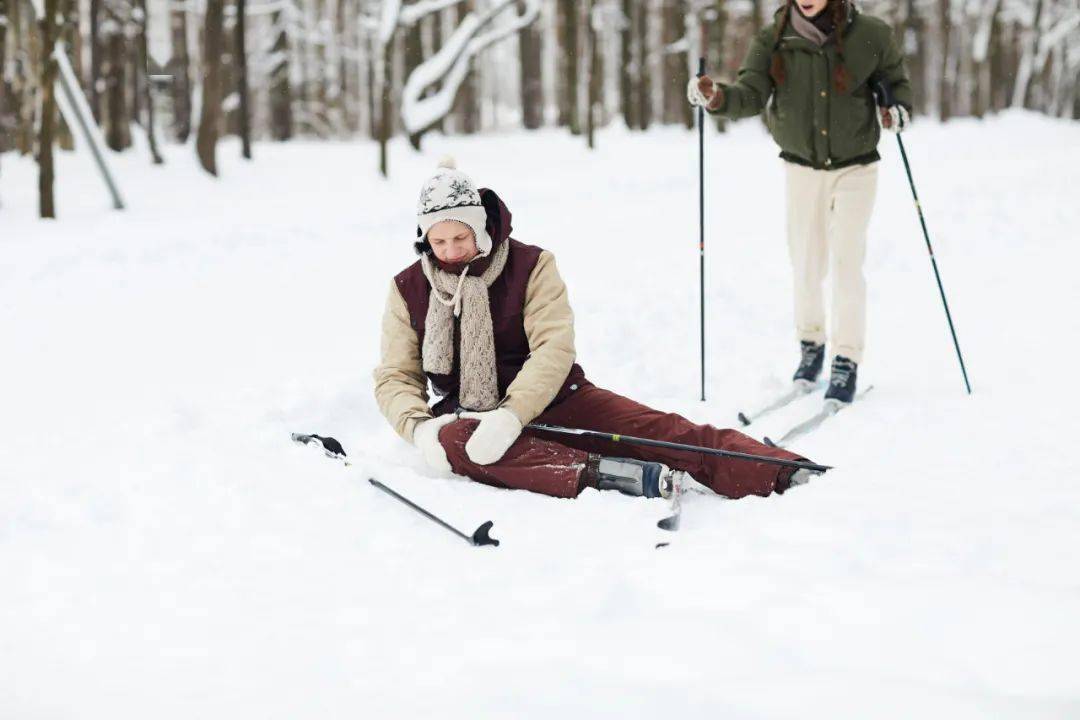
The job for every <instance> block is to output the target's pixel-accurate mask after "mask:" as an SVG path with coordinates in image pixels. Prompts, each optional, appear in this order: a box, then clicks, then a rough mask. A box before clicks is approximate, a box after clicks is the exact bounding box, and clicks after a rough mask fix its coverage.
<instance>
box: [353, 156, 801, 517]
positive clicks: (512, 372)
mask: <svg viewBox="0 0 1080 720" xmlns="http://www.w3.org/2000/svg"><path fill="white" fill-rule="evenodd" d="M417 224H418V226H419V227H418V228H417V236H418V238H419V240H418V241H417V242H416V243H415V244H414V248H415V250H416V252H417V254H419V255H420V259H419V260H418V261H417V262H415V263H413V264H412V265H410V266H409V267H408V268H406V269H405V270H403V271H402V272H401V273H399V274H398V275H397V276H395V277H394V279H393V282H391V284H390V294H389V297H388V299H387V303H386V312H385V315H384V317H383V326H382V349H381V352H382V360H381V362H380V364H379V366H378V367H377V368H376V369H375V372H374V377H375V397H376V400H377V401H378V404H379V409H380V410H381V411H382V413H383V415H384V416H385V417H386V419H387V420H388V421H389V422H390V424H391V425H392V426H393V428H394V430H395V431H397V433H398V434H399V435H401V437H403V438H404V439H405V440H408V441H410V442H412V443H413V444H414V445H416V446H417V447H418V448H419V449H420V450H421V452H422V453H423V455H424V459H425V460H426V462H427V463H428V465H429V466H431V467H432V468H434V469H435V470H437V471H439V472H443V473H448V472H449V471H451V470H453V471H454V472H456V473H458V474H460V475H465V476H467V477H469V478H472V479H473V480H476V481H478V482H482V483H486V484H488V485H494V486H496V487H504V488H517V489H525V490H532V491H534V492H540V493H544V494H547V495H554V496H557V497H576V496H577V495H578V494H579V493H580V492H581V490H582V489H583V488H585V487H595V488H600V489H615V490H620V491H622V492H625V493H628V494H633V495H644V496H647V497H656V496H658V495H667V494H668V491H669V490H670V482H671V478H670V476H671V472H672V470H680V471H685V472H687V473H689V474H690V475H691V476H692V477H693V478H694V479H695V480H697V481H698V482H700V483H702V484H704V485H706V486H708V487H710V488H712V489H713V490H715V491H716V492H718V493H720V494H722V495H726V496H728V497H732V498H738V497H743V496H745V495H750V494H754V495H762V496H764V495H769V494H770V493H772V492H784V491H785V490H786V489H787V488H789V487H791V485H793V484H798V483H800V482H802V481H804V480H805V479H806V475H807V474H808V472H807V471H806V470H801V469H800V470H797V471H796V470H794V468H791V467H779V466H777V465H773V464H769V463H765V462H760V461H747V460H741V459H730V458H725V457H716V456H712V455H704V454H702V453H695V452H688V451H680V450H669V449H664V448H652V447H640V446H634V445H629V446H628V445H623V444H617V443H615V442H613V441H608V440H597V439H592V438H585V437H580V436H560V439H559V441H558V442H555V441H553V440H550V439H545V438H543V437H540V436H539V435H536V434H534V433H533V431H531V430H523V428H524V426H525V425H527V424H529V423H531V422H533V421H534V420H535V421H537V422H542V423H548V424H552V425H563V426H571V427H574V428H579V429H583V430H598V431H605V432H618V433H622V434H626V435H637V436H644V437H648V438H652V439H655V440H665V441H670V442H679V443H684V444H692V445H698V446H707V447H712V448H720V449H725V450H734V451H739V452H747V453H753V454H757V455H765V456H768V457H772V458H784V459H789V460H800V459H802V458H800V457H799V456H797V455H794V454H792V453H790V452H787V451H785V450H780V449H778V448H771V447H768V446H766V445H763V444H761V443H759V442H757V441H756V440H753V439H752V438H749V437H747V436H746V435H743V434H742V433H740V432H737V431H735V430H721V429H717V428H714V427H712V426H711V425H696V424H694V423H691V422H690V421H689V420H687V419H685V418H683V417H681V416H679V415H675V414H672V413H663V412H659V411H657V410H653V409H651V408H648V407H646V406H644V405H642V404H640V403H637V402H634V401H633V400H630V399H627V398H625V397H621V396H619V395H616V394H615V393H613V392H610V391H608V390H604V389H601V388H599V387H596V386H595V385H593V384H592V383H591V382H589V381H588V380H587V379H586V378H585V373H584V372H583V371H582V369H581V367H580V366H579V365H577V364H576V363H575V350H574V315H573V312H572V310H571V309H570V302H569V299H568V297H567V290H566V285H565V284H564V283H563V281H562V278H561V277H560V276H559V272H558V270H557V269H556V267H555V258H554V257H553V256H552V254H551V253H550V252H548V251H546V250H542V249H541V248H538V247H534V246H531V245H525V244H524V243H521V242H518V241H517V240H514V239H512V238H511V237H510V232H511V227H510V211H509V210H508V209H507V207H506V205H505V204H503V202H502V200H500V199H499V197H498V196H497V195H496V194H495V193H494V192H493V191H491V190H488V189H478V188H477V187H476V186H475V185H474V184H473V182H472V180H471V179H470V178H469V177H468V176H467V175H465V174H464V173H462V172H460V171H458V170H456V169H455V168H454V166H453V163H452V162H447V161H444V162H443V163H442V164H441V165H440V169H439V170H438V172H437V173H436V174H435V175H434V177H432V178H430V179H429V180H428V181H427V182H426V183H425V184H424V186H423V189H422V190H421V193H420V201H419V208H418V212H417ZM429 382H430V383H431V386H432V388H433V389H434V391H435V393H436V394H437V395H439V396H440V397H441V399H440V400H439V401H438V402H437V403H435V405H434V406H431V407H429V405H428V393H427V387H428V383H429ZM461 411H465V412H461ZM459 412H460V413H461V416H460V419H459V417H458V413H459ZM613 455H621V456H622V457H612V456H613ZM796 473H798V474H796Z"/></svg>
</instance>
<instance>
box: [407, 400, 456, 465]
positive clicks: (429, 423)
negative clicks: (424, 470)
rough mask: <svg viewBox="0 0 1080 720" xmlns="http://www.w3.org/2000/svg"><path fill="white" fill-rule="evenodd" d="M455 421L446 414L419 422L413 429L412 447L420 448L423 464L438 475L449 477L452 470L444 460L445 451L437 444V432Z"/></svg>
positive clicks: (451, 414) (440, 444)
mask: <svg viewBox="0 0 1080 720" xmlns="http://www.w3.org/2000/svg"><path fill="white" fill-rule="evenodd" d="M455 420H457V416H456V415H454V414H453V413H448V414H446V415H440V416H439V417H437V418H432V419H431V420H424V421H422V422H419V423H417V424H416V428H414V429H413V436H412V441H413V445H415V446H416V447H418V448H420V453H421V454H422V455H423V456H424V462H426V463H427V464H428V467H430V468H431V469H432V470H434V471H435V472H437V473H439V474H440V475H450V474H451V473H452V472H453V470H452V469H451V467H450V461H449V460H447V459H446V450H444V449H443V446H442V443H440V442H439V430H440V429H441V428H442V427H443V426H444V425H449V424H450V423H452V422H454V421H455Z"/></svg>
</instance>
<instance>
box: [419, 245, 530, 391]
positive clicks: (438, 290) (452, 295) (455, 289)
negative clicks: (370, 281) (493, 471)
mask: <svg viewBox="0 0 1080 720" xmlns="http://www.w3.org/2000/svg"><path fill="white" fill-rule="evenodd" d="M509 253H510V243H508V242H501V243H498V245H497V246H496V247H495V251H494V253H493V254H492V256H491V263H490V264H489V265H488V267H487V269H485V270H484V272H483V273H482V274H480V275H479V276H475V275H469V266H467V265H466V266H465V269H464V270H462V272H461V274H460V275H454V274H452V273H448V272H446V271H445V270H442V269H440V268H439V267H438V266H437V265H436V264H434V263H433V262H432V261H431V257H430V256H429V255H427V254H424V255H421V256H420V264H421V266H422V267H423V270H424V277H426V278H427V280H428V282H429V283H430V284H431V297H430V299H429V300H428V311H427V318H426V320H425V328H424V346H423V348H422V349H421V357H422V358H423V367H424V370H425V371H426V372H429V373H434V374H437V375H449V374H450V373H452V372H453V370H454V319H455V318H459V319H460V321H461V358H460V363H459V371H458V376H459V377H458V385H459V388H458V403H459V404H460V405H461V406H462V407H463V408H465V409H467V410H492V409H494V408H495V407H496V406H497V405H498V404H499V400H500V397H499V384H498V378H497V376H496V374H495V332H494V330H493V328H492V324H491V305H490V304H489V300H488V288H489V287H491V283H493V282H495V279H496V278H497V277H499V274H500V273H501V272H502V271H503V266H505V265H506V257H507V255H509Z"/></svg>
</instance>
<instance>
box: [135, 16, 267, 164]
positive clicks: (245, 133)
mask: <svg viewBox="0 0 1080 720" xmlns="http://www.w3.org/2000/svg"><path fill="white" fill-rule="evenodd" d="M143 1H144V2H145V0H143ZM234 47H235V48H236V53H235V55H236V62H235V67H236V87H237V91H238V92H239V94H240V108H239V109H240V117H239V121H240V144H241V155H243V157H244V159H245V160H250V159H251V106H250V104H249V102H248V62H247V0H236V39H235V41H234Z"/></svg>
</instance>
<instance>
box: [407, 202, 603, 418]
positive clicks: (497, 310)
mask: <svg viewBox="0 0 1080 720" xmlns="http://www.w3.org/2000/svg"><path fill="white" fill-rule="evenodd" d="M480 200H481V202H483V205H484V209H485V210H487V231H488V234H489V235H490V236H491V242H492V247H493V248H494V247H496V246H497V245H498V243H501V242H507V243H510V252H509V254H508V255H507V258H506V265H505V266H504V267H503V271H502V273H500V274H499V277H497V278H496V279H495V282H493V283H492V284H491V286H490V287H489V288H488V298H489V300H490V306H491V321H492V329H493V331H494V334H495V372H496V375H497V378H498V384H499V395H500V396H504V395H506V388H507V387H509V386H510V383H511V382H513V381H514V378H516V377H517V374H518V373H519V372H521V368H522V366H523V365H524V364H525V361H526V360H527V359H528V358H529V339H528V337H526V335H525V320H524V309H525V290H526V288H527V286H528V284H529V275H530V274H532V271H533V268H535V267H536V263H537V261H538V260H539V259H540V253H541V252H543V249H542V248H538V247H536V246H534V245H526V244H524V243H520V242H518V241H517V240H514V239H512V238H511V237H510V231H511V227H510V211H509V210H508V209H507V207H506V205H505V204H503V201H502V200H500V199H499V196H498V195H496V194H495V193H494V191H492V190H488V189H481V190H480ZM469 274H470V275H471V274H473V272H472V271H470V273H469ZM394 282H395V283H397V287H398V290H399V291H400V292H401V296H402V297H403V298H404V299H405V305H406V306H407V307H408V308H409V322H410V324H411V325H412V327H413V329H414V330H415V331H416V336H417V338H418V339H419V341H420V347H423V346H424V322H425V320H426V319H427V311H428V302H429V300H430V296H431V285H430V284H429V283H428V280H427V278H426V277H424V271H423V268H421V267H420V261H419V260H417V261H416V262H415V263H413V264H412V265H410V266H409V267H407V268H406V269H405V270H403V271H401V272H400V273H398V274H397V275H396V276H395V277H394ZM459 332H460V330H459V326H458V321H456V320H455V323H454V348H455V352H454V367H453V370H452V371H451V373H450V374H449V375H440V374H436V373H426V375H427V377H428V380H430V381H431V385H432V387H433V388H434V390H435V393H436V394H437V395H440V396H444V397H443V399H442V400H440V401H439V402H438V403H436V405H435V407H434V408H433V411H434V413H435V414H436V415H442V414H444V413H448V412H453V411H454V410H455V409H456V408H457V403H458V399H457V392H458V370H459V367H458V362H459V355H460V354H461V353H460V347H461V342H460V334H459ZM584 382H586V380H585V372H584V371H583V370H582V369H581V367H580V366H579V365H577V364H576V363H575V364H574V366H573V367H571V368H570V372H569V374H568V375H567V377H566V380H565V381H563V384H562V387H561V388H559V392H558V394H557V395H556V396H555V399H554V400H553V401H552V403H551V404H552V405H555V404H557V403H559V402H561V401H562V400H563V399H564V398H565V397H566V396H567V395H569V394H570V393H571V392H573V390H575V389H577V386H578V385H580V384H582V383H584ZM571 386H573V389H571Z"/></svg>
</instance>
